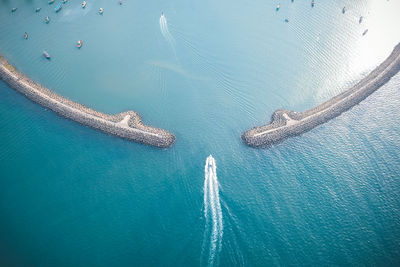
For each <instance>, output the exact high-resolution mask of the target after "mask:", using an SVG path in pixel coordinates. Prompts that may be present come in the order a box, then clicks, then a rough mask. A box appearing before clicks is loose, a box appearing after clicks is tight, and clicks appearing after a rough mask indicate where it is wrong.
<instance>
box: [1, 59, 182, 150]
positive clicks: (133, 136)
mask: <svg viewBox="0 0 400 267" xmlns="http://www.w3.org/2000/svg"><path fill="white" fill-rule="evenodd" d="M0 79H2V80H3V81H4V82H5V83H7V84H8V85H9V86H10V87H11V88H13V89H15V90H16V91H18V92H20V93H21V94H23V95H25V96H26V97H27V98H29V99H31V100H32V101H34V102H36V103H38V104H40V105H42V106H44V107H46V108H49V109H51V110H53V111H54V112H56V113H57V114H59V115H61V116H63V117H65V118H68V119H71V120H73V121H76V122H79V123H81V124H83V125H87V126H90V127H92V128H94V129H98V130H101V131H103V132H105V133H108V134H112V135H116V136H119V137H122V138H125V139H129V140H132V141H135V142H139V143H143V144H146V145H151V146H155V147H160V148H165V147H169V146H171V145H172V144H173V143H174V141H175V136H174V135H173V134H171V133H169V132H168V131H166V130H163V129H159V128H154V127H150V126H147V125H145V124H143V123H142V120H141V118H140V116H139V114H138V113H136V112H134V111H127V112H123V113H119V114H116V115H109V114H105V113H101V112H98V111H95V110H93V109H90V108H88V107H85V106H84V105H81V104H79V103H76V102H73V101H71V100H69V99H67V98H65V97H62V96H60V95H58V94H56V93H54V92H52V91H51V90H49V89H47V88H44V87H43V86H41V85H39V84H37V83H35V82H34V81H32V80H31V79H29V78H28V77H26V76H25V75H23V74H22V73H21V72H19V71H17V70H16V69H15V68H14V67H13V66H12V65H11V64H9V63H8V62H7V60H5V59H4V58H3V57H2V56H0Z"/></svg>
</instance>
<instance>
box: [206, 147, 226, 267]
mask: <svg viewBox="0 0 400 267" xmlns="http://www.w3.org/2000/svg"><path fill="white" fill-rule="evenodd" d="M204 173H205V177H204V217H205V219H206V231H207V229H209V231H210V236H209V242H210V243H209V249H208V265H209V266H213V265H214V263H215V262H216V257H217V255H218V253H219V252H220V251H221V248H222V235H223V220H222V210H221V203H220V200H219V184H218V179H217V166H216V163H215V159H214V158H213V157H212V156H211V155H210V156H208V157H207V160H206V165H205V167H204ZM210 228H211V229H210ZM207 237H208V236H207V235H205V238H207Z"/></svg>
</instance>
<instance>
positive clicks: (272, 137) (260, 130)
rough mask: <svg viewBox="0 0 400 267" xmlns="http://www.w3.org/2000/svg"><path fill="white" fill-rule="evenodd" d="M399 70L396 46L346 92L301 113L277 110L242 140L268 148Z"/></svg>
mask: <svg viewBox="0 0 400 267" xmlns="http://www.w3.org/2000/svg"><path fill="white" fill-rule="evenodd" d="M399 70H400V43H399V44H397V45H396V47H395V48H394V49H393V52H392V53H391V54H390V56H389V57H388V58H387V59H386V60H385V61H384V62H383V63H381V64H380V65H379V66H378V67H376V68H375V69H374V70H373V71H372V72H371V73H370V74H368V75H367V76H366V77H365V78H364V79H362V80H361V81H360V82H359V83H357V84H356V85H354V86H353V87H351V88H350V89H348V90H346V91H344V92H343V93H341V94H339V95H337V96H335V97H333V98H332V99H330V100H329V101H327V102H325V103H323V104H321V105H319V106H317V107H315V108H312V109H310V110H307V111H304V112H294V111H290V110H277V111H275V112H274V113H273V114H272V118H271V122H270V123H269V124H267V125H264V126H260V127H255V128H253V129H250V130H248V131H246V132H245V133H244V134H243V135H242V139H243V141H244V142H245V143H246V144H247V145H249V146H252V147H268V146H271V145H273V144H276V143H279V142H281V141H282V140H284V139H286V138H288V137H291V136H296V135H300V134H303V133H305V132H308V131H310V130H311V129H313V128H315V127H316V126H318V125H320V124H323V123H325V122H327V121H329V120H331V119H333V118H335V117H337V116H339V115H340V114H342V113H343V112H345V111H347V110H349V109H351V108H352V107H353V106H355V105H357V104H359V103H360V102H361V101H362V100H364V99H365V98H367V97H368V96H369V95H371V94H372V93H373V92H375V91H376V90H377V89H378V88H380V87H381V86H382V85H384V84H385V83H387V82H388V81H389V80H390V79H391V78H392V77H393V76H394V75H395V74H396V73H397V72H398V71H399Z"/></svg>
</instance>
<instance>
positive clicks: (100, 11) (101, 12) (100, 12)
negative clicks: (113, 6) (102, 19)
mask: <svg viewBox="0 0 400 267" xmlns="http://www.w3.org/2000/svg"><path fill="white" fill-rule="evenodd" d="M103 12H104V10H103V8H102V7H100V9H99V14H100V15H101V14H103Z"/></svg>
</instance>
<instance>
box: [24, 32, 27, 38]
mask: <svg viewBox="0 0 400 267" xmlns="http://www.w3.org/2000/svg"><path fill="white" fill-rule="evenodd" d="M24 38H25V40H26V39H28V33H27V32H25V34H24Z"/></svg>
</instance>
